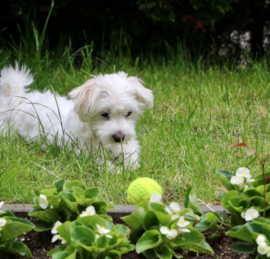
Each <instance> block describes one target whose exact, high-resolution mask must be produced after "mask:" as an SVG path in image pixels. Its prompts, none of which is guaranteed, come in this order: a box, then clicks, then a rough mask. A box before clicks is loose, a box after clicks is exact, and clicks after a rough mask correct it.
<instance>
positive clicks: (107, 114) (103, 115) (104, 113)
mask: <svg viewBox="0 0 270 259" xmlns="http://www.w3.org/2000/svg"><path fill="white" fill-rule="evenodd" d="M101 116H102V117H104V118H108V117H109V113H107V112H103V113H101Z"/></svg>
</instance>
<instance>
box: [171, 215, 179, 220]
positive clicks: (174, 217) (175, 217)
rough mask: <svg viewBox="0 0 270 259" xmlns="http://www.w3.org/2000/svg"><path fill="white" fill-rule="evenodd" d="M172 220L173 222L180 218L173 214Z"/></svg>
mask: <svg viewBox="0 0 270 259" xmlns="http://www.w3.org/2000/svg"><path fill="white" fill-rule="evenodd" d="M171 218H172V220H175V219H178V218H180V216H179V215H178V214H174V215H172V217H171Z"/></svg>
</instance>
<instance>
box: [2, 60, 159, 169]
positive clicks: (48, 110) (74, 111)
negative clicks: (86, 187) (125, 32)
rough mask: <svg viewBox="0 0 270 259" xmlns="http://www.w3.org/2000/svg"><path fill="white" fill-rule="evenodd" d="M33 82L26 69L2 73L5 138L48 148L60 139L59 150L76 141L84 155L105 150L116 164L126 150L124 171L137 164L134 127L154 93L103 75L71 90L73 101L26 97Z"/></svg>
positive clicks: (132, 80) (122, 76)
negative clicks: (11, 133)
mask: <svg viewBox="0 0 270 259" xmlns="http://www.w3.org/2000/svg"><path fill="white" fill-rule="evenodd" d="M32 82H33V76H32V75H31V74H30V71H29V70H28V69H26V67H25V66H23V67H21V68H19V66H18V64H16V65H15V67H14V68H13V67H5V68H3V69H2V71H1V77H0V128H1V130H2V131H3V132H4V133H5V132H6V131H8V130H10V128H12V131H15V132H18V133H19V134H20V135H21V136H22V137H23V138H25V139H26V140H27V141H33V140H35V139H37V140H38V141H39V142H41V138H43V137H44V136H45V137H46V139H47V141H49V142H50V143H53V142H54V141H55V139H56V138H57V142H58V143H57V144H58V145H60V146H61V145H63V142H65V144H67V145H69V146H70V147H71V145H72V142H74V141H73V140H76V141H75V142H77V143H79V145H80V148H79V149H78V150H81V149H83V150H84V151H85V152H87V150H93V151H94V152H98V150H100V147H101V146H103V147H104V148H105V149H106V150H107V151H108V152H107V153H109V155H110V158H111V160H112V161H114V160H115V159H117V158H118V157H119V156H120V155H121V153H122V150H123V154H124V159H125V160H124V161H125V162H124V163H125V165H126V166H132V167H133V168H136V167H137V166H138V165H139V163H138V157H139V153H140V146H139V144H138V141H137V140H136V132H135V124H136V121H137V120H138V118H139V116H140V115H142V114H143V110H144V109H150V108H152V107H153V104H154V97H153V94H152V91H151V90H149V89H147V88H145V87H144V86H143V85H142V83H143V81H142V80H140V79H139V78H137V77H128V75H127V74H126V73H124V72H118V73H115V74H106V75H101V74H100V75H98V76H93V78H92V79H90V80H88V81H87V82H85V83H84V84H83V85H81V86H79V87H77V88H75V89H73V90H72V91H71V92H70V93H69V97H70V100H68V99H67V98H66V97H61V96H59V95H54V94H52V92H51V91H46V92H44V93H41V92H38V91H32V92H27V88H26V86H28V85H30V84H31V83H32ZM55 99H57V103H58V107H59V110H60V116H61V119H60V116H59V111H58V107H57V103H56V100H55ZM130 112H131V114H130ZM61 121H62V124H61ZM55 136H56V137H55ZM72 139H73V140H72ZM121 140H122V147H121ZM116 141H118V142H116ZM42 143H44V141H42Z"/></svg>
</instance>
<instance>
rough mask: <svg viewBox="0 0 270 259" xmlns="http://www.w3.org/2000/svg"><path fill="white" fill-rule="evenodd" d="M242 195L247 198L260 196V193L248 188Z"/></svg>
mask: <svg viewBox="0 0 270 259" xmlns="http://www.w3.org/2000/svg"><path fill="white" fill-rule="evenodd" d="M259 187H260V186H259ZM244 194H246V195H247V196H249V197H253V196H257V195H261V193H260V192H259V191H258V190H257V188H256V189H255V188H254V187H249V188H247V189H246V190H244Z"/></svg>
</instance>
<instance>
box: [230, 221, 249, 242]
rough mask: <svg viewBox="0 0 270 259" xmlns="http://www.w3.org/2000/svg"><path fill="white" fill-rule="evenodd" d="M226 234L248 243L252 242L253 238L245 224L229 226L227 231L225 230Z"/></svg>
mask: <svg viewBox="0 0 270 259" xmlns="http://www.w3.org/2000/svg"><path fill="white" fill-rule="evenodd" d="M226 235H227V236H230V237H235V238H238V239H240V240H243V241H246V242H248V243H254V240H253V238H252V236H251V235H250V231H249V230H248V229H247V226H246V225H239V226H235V227H233V228H231V229H230V230H229V231H227V233H226Z"/></svg>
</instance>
